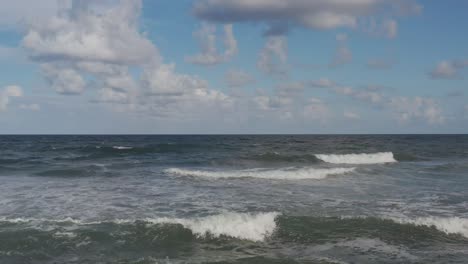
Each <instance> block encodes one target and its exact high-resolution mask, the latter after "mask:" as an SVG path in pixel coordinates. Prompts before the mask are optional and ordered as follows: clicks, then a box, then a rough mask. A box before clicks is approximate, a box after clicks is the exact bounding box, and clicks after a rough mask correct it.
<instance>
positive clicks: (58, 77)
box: [41, 63, 86, 95]
mask: <svg viewBox="0 0 468 264" xmlns="http://www.w3.org/2000/svg"><path fill="white" fill-rule="evenodd" d="M41 69H42V72H43V74H44V77H45V78H46V80H47V81H48V82H49V84H50V85H51V86H52V88H53V89H54V90H55V91H56V92H57V93H59V94H65V95H77V94H82V93H83V92H84V90H85V88H86V81H85V79H84V78H83V77H82V76H81V74H80V73H79V72H78V71H76V70H75V69H73V68H69V67H62V65H60V64H56V63H44V64H42V65H41Z"/></svg>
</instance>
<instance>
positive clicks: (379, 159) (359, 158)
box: [315, 152, 397, 164]
mask: <svg viewBox="0 0 468 264" xmlns="http://www.w3.org/2000/svg"><path fill="white" fill-rule="evenodd" d="M315 156H316V157H317V158H318V159H320V160H322V161H325V162H328V163H334V164H378V163H391V162H397V161H396V160H395V158H394V157H393V153H392V152H379V153H361V154H343V155H336V154H316V155H315Z"/></svg>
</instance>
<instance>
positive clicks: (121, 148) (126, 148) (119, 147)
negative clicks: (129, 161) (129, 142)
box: [112, 146, 133, 150]
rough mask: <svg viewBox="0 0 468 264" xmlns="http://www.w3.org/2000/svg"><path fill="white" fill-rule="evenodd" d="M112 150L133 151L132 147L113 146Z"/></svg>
mask: <svg viewBox="0 0 468 264" xmlns="http://www.w3.org/2000/svg"><path fill="white" fill-rule="evenodd" d="M112 148H113V149H118V150H128V149H133V147H125V146H113V147H112Z"/></svg>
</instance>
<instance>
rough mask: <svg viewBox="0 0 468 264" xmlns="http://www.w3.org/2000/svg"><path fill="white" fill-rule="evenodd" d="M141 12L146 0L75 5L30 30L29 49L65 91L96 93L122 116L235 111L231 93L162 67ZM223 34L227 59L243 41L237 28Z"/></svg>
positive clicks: (49, 77) (177, 116)
mask: <svg viewBox="0 0 468 264" xmlns="http://www.w3.org/2000/svg"><path fill="white" fill-rule="evenodd" d="M141 7H142V2H141V1H140V0H115V1H114V0H112V1H102V2H101V1H88V0H74V1H73V2H72V4H71V7H69V6H68V7H64V8H63V9H61V10H60V12H58V13H57V14H56V15H55V16H52V17H51V18H50V19H48V20H46V21H43V22H42V23H36V24H34V25H31V26H30V28H29V29H28V30H27V31H26V32H27V33H26V36H25V37H24V39H23V46H24V47H25V48H26V49H27V50H28V51H29V53H30V55H31V58H32V60H33V61H35V62H38V63H39V64H40V65H41V68H42V72H43V75H44V77H45V78H46V80H48V82H49V84H50V85H51V86H52V88H54V89H55V90H56V91H57V92H58V93H61V94H69V95H71V94H73V95H79V94H82V93H83V92H84V91H85V90H86V89H91V88H93V89H97V92H94V93H90V94H91V95H94V94H96V95H97V98H95V99H91V102H95V103H106V104H107V105H109V106H110V107H111V108H112V109H113V110H116V111H120V112H127V111H132V112H135V113H145V114H148V115H152V116H157V117H171V118H174V119H177V120H183V118H186V117H187V118H191V117H192V118H193V117H197V116H198V117H200V118H201V117H205V115H204V114H202V113H209V114H210V113H214V114H219V113H220V111H222V110H223V109H227V108H229V107H230V105H232V99H231V98H230V97H229V96H227V95H225V94H224V93H222V92H219V91H216V90H212V89H210V88H209V85H208V83H207V82H206V81H205V80H203V79H201V78H200V77H197V76H191V75H185V74H180V73H177V72H176V70H175V65H174V64H164V63H163V59H162V57H161V56H160V54H159V51H158V49H157V47H156V46H155V45H154V44H153V43H152V42H151V41H150V40H149V39H148V38H147V37H146V35H145V34H143V33H141V32H140V31H139V28H138V23H139V15H140V10H141ZM224 30H225V39H224V42H225V46H226V51H225V52H224V53H223V57H224V58H230V57H232V56H233V55H234V54H235V53H236V52H237V43H236V40H235V38H234V36H233V32H232V26H230V25H226V26H225V27H224ZM207 43H208V44H207V45H208V49H207V50H211V47H209V46H210V45H211V44H210V43H211V42H210V41H208V42H207ZM220 116H221V115H220Z"/></svg>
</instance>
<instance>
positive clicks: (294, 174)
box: [166, 168, 355, 180]
mask: <svg viewBox="0 0 468 264" xmlns="http://www.w3.org/2000/svg"><path fill="white" fill-rule="evenodd" d="M354 169H355V168H332V169H312V168H302V169H293V168H286V169H268V170H267V169H250V170H231V171H206V170H188V169H178V168H171V169H167V170H166V172H167V173H170V174H173V175H181V176H193V177H206V178H246V177H249V178H261V179H273V180H303V179H324V178H326V177H328V176H330V175H338V174H345V173H349V172H352V171H354Z"/></svg>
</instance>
